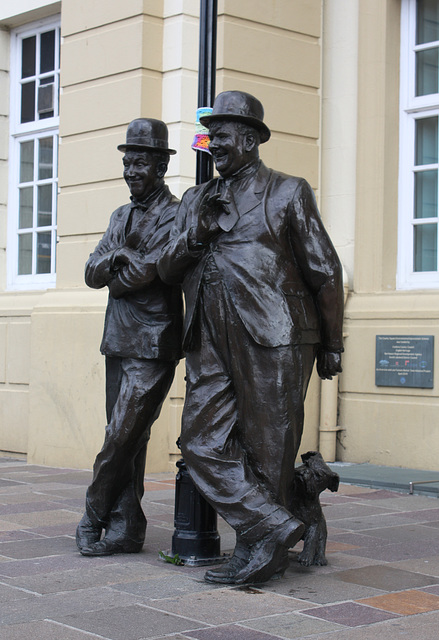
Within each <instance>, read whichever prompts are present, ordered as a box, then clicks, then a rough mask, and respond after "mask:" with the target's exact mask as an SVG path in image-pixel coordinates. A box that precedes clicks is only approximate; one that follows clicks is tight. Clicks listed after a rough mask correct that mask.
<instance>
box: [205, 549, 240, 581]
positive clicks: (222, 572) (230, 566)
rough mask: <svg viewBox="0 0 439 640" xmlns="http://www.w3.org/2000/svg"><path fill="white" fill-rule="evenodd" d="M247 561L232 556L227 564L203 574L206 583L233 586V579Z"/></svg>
mask: <svg viewBox="0 0 439 640" xmlns="http://www.w3.org/2000/svg"><path fill="white" fill-rule="evenodd" d="M246 564H247V560H245V559H244V558H240V557H239V556H235V555H233V556H232V557H231V558H230V560H229V561H228V562H226V563H225V564H222V565H221V566H219V567H216V568H215V569H209V570H208V571H206V573H205V574H204V579H205V580H206V582H219V583H221V584H234V582H235V581H234V578H235V576H236V574H237V573H239V571H241V570H242V569H244V567H245V565H246Z"/></svg>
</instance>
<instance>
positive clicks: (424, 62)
mask: <svg viewBox="0 0 439 640" xmlns="http://www.w3.org/2000/svg"><path fill="white" fill-rule="evenodd" d="M438 69H439V49H437V48H434V49H425V51H418V52H417V53H416V95H417V96H426V95H429V94H430V93H438Z"/></svg>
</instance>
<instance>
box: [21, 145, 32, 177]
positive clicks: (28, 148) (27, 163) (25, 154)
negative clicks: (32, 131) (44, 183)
mask: <svg viewBox="0 0 439 640" xmlns="http://www.w3.org/2000/svg"><path fill="white" fill-rule="evenodd" d="M33 179H34V141H33V140H29V141H28V142H22V143H21V144H20V182H32V181H33Z"/></svg>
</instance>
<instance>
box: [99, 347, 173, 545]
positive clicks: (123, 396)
mask: <svg viewBox="0 0 439 640" xmlns="http://www.w3.org/2000/svg"><path fill="white" fill-rule="evenodd" d="M175 366H176V362H174V361H172V362H166V361H160V360H141V359H137V358H119V357H109V356H107V357H106V411H107V421H108V424H107V426H106V429H105V439H104V444H103V446H102V449H101V451H100V452H99V453H98V455H97V456H96V460H95V463H94V466H93V479H92V482H91V484H90V486H89V487H88V489H87V497H86V510H87V512H88V514H89V516H90V517H91V518H92V519H94V520H96V519H97V520H98V521H99V522H100V524H101V526H102V527H103V528H105V530H106V532H105V537H106V538H109V539H111V540H114V541H127V540H132V541H133V542H139V543H140V542H143V541H144V539H145V531H146V518H145V515H144V513H143V509H142V506H141V500H142V496H143V493H144V484H143V482H144V474H145V460H146V451H147V445H148V441H149V438H150V434H151V426H152V424H153V423H154V422H155V420H156V419H157V418H158V416H159V414H160V409H161V407H162V404H163V402H164V400H165V398H166V395H167V393H168V391H169V388H170V386H171V383H172V380H173V378H174V372H175Z"/></svg>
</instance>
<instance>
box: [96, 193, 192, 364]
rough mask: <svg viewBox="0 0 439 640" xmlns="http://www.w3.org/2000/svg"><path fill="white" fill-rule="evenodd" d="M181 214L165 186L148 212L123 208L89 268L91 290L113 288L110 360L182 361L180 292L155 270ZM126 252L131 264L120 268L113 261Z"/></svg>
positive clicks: (106, 344)
mask: <svg viewBox="0 0 439 640" xmlns="http://www.w3.org/2000/svg"><path fill="white" fill-rule="evenodd" d="M177 208H178V200H177V199H176V198H175V197H174V196H173V195H172V194H171V192H170V191H169V189H168V187H167V186H166V185H164V186H163V188H162V189H161V190H160V191H159V193H157V194H156V196H155V197H153V199H152V201H151V202H150V203H149V205H148V208H147V210H146V211H142V210H141V209H139V208H138V207H136V205H135V204H133V203H130V204H126V205H123V206H122V207H119V208H118V209H116V211H114V213H113V214H112V216H111V219H110V223H109V226H108V229H107V230H106V232H105V233H104V235H103V237H102V240H101V241H100V242H99V244H98V245H97V247H96V249H95V250H94V251H93V253H92V254H91V255H90V257H89V259H88V261H87V263H86V266H85V281H86V283H87V285H88V286H89V287H93V288H95V289H100V288H102V287H104V286H108V288H109V296H108V305H107V312H106V315H105V325H104V334H103V338H102V343H101V352H102V353H103V354H105V355H110V356H120V357H125V358H141V359H155V358H158V359H161V360H176V359H178V358H180V357H181V327H182V300H181V291H180V287H179V286H176V285H168V284H164V283H163V282H162V281H161V280H160V279H159V277H158V274H157V267H156V263H157V258H158V257H159V255H160V253H161V250H162V249H163V246H164V245H165V243H166V241H167V240H168V238H169V231H170V229H171V226H172V224H173V221H174V216H175V213H176V211H177ZM133 216H135V217H134V218H133ZM122 247H123V248H125V249H126V250H127V251H128V252H129V255H130V261H129V264H126V265H122V266H120V265H116V264H115V263H114V258H115V252H116V251H117V249H120V248H122Z"/></svg>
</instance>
